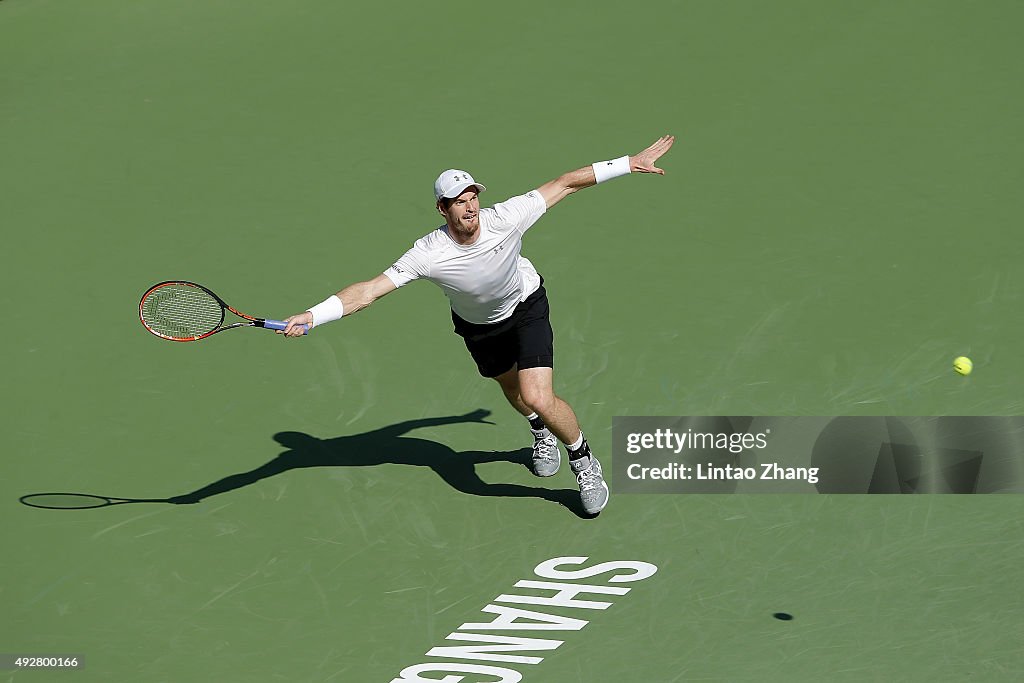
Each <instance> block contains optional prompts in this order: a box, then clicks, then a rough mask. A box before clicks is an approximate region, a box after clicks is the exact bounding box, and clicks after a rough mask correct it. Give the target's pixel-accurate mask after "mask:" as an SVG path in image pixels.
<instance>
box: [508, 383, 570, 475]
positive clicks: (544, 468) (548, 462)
mask: <svg viewBox="0 0 1024 683" xmlns="http://www.w3.org/2000/svg"><path fill="white" fill-rule="evenodd" d="M494 379H495V381H497V382H498V385H499V386H501V391H502V393H503V394H505V398H506V399H507V400H508V402H509V404H510V405H511V406H512V407H513V408H515V409H516V410H517V411H518V412H519V413H520V414H522V415H523V417H525V418H526V419H527V420H529V422H530V431H531V432H533V457H532V458H531V459H530V469H531V470H532V471H533V473H534V474H536V475H537V476H538V477H550V476H552V475H554V474H556V473H557V472H558V468H559V466H560V465H561V464H562V456H561V454H560V453H559V452H558V440H557V439H556V438H555V436H554V435H553V434H552V433H551V431H550V430H549V429H548V428H547V425H546V424H545V422H544V420H543V418H541V416H540V415H538V414H537V413H536V412H534V410H533V409H532V408H530V407H529V406H528V405H526V403H524V402H523V397H522V395H521V394H520V391H519V370H518V368H517V367H516V366H514V365H513V366H512V369H511V370H508V371H507V372H504V373H502V374H500V375H498V376H497V377H495V378H494Z"/></svg>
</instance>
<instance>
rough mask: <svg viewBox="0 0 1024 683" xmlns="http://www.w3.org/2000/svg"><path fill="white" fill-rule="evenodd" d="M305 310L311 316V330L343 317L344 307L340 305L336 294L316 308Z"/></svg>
mask: <svg viewBox="0 0 1024 683" xmlns="http://www.w3.org/2000/svg"><path fill="white" fill-rule="evenodd" d="M306 310H307V311H309V312H310V313H312V314H313V324H312V325H310V327H311V328H312V327H319V326H320V325H323V324H324V323H329V322H331V321H332V320H337V319H338V318H340V317H341V316H343V315H345V305H344V304H342V303H341V299H339V298H338V295H337V294H332V295H331V296H329V297H328V298H326V299H324V300H323V301H321V302H320V303H318V304H317V305H316V306H313V307H312V308H307V309H306Z"/></svg>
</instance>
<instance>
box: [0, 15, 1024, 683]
mask: <svg viewBox="0 0 1024 683" xmlns="http://www.w3.org/2000/svg"><path fill="white" fill-rule="evenodd" d="M1022 20H1024V8H1022V6H1021V5H1020V4H1019V3H1011V2H987V3H983V4H974V5H970V6H968V5H965V4H963V3H957V2H948V1H938V2H905V1H901V2H876V1H869V2H859V3H848V2H811V1H798V0H779V1H778V2H772V3H758V2H739V1H737V2H724V3H719V2H672V1H668V0H662V1H657V2H640V3H629V4H627V5H622V4H616V3H596V4H595V3H567V4H554V5H552V4H549V3H540V2H533V1H532V0H531V1H529V2H522V3H513V4H507V5H494V4H491V5H488V4H471V3H445V2H442V3H440V4H438V3H433V4H420V5H408V4H405V3H396V2H389V1H385V2H380V3H372V4H369V5H361V6H359V7H354V6H351V5H346V4H344V3H333V2H326V1H324V0H311V1H309V2H303V3H281V2H266V1H265V0H254V1H252V2H247V3H230V2H210V1H203V2H199V1H197V0H187V1H185V2H178V3H166V2H154V1H152V0H136V1H131V2H129V1H128V0H93V1H92V2H88V3H67V2H55V1H53V0H4V1H3V2H0V64H3V67H2V68H0V186H2V187H3V200H2V202H0V206H2V208H0V216H2V221H3V225H4V234H5V236H6V240H5V242H6V244H5V248H4V249H3V254H2V256H0V259H2V265H3V269H4V273H5V287H4V288H3V289H2V291H0V297H2V301H3V304H4V310H6V311H7V314H8V317H9V319H11V322H10V323H9V329H8V332H7V334H5V335H4V337H3V341H2V342H0V343H2V345H3V359H4V376H5V386H6V391H5V392H4V395H3V398H2V399H0V400H2V401H3V406H2V408H3V409H2V414H3V416H4V417H3V419H4V425H5V430H4V431H5V432H6V438H7V447H6V449H5V458H4V462H5V464H4V474H3V477H2V478H0V509H2V510H3V524H2V526H0V529H2V530H0V539H2V549H0V614H3V618H2V619H0V653H7V654H17V653H24V654H75V655H79V656H81V657H83V658H84V662H85V664H84V666H83V668H81V669H80V670H79V671H77V672H71V671H64V672H55V671H16V670H3V671H0V681H35V680H38V681H43V680H45V681H49V680H60V681H70V680H77V681H147V682H162V681H167V682H180V681H207V680H209V681H213V680H219V681H289V682H298V681H309V682H320V681H333V682H338V681H345V682H356V683H364V682H365V683H369V682H371V681H385V682H387V681H391V680H392V679H395V678H398V677H399V674H400V672H401V671H402V670H403V669H405V668H406V667H414V666H415V665H418V664H424V663H427V662H461V664H462V665H466V664H470V665H472V664H476V665H479V666H484V665H491V666H499V667H506V668H508V669H512V670H515V671H517V672H519V673H520V674H522V680H523V681H525V682H527V683H538V682H544V683H550V682H558V683H564V682H569V681H573V682H577V681H578V682H585V683H611V682H621V681H630V682H634V681H635V682H639V681H652V682H653V681H657V682H659V683H675V682H683V681H821V680H832V681H894V680H901V681H964V680H979V681H982V680H983V681H1016V680H1021V679H1022V678H1024V655H1022V651H1021V647H1020V645H1021V643H1020V623H1021V615H1022V609H1024V605H1022V602H1021V597H1020V596H1021V593H1022V589H1024V581H1022V579H1021V576H1022V574H1021V572H1020V571H1019V567H1020V565H1021V562H1022V561H1024V543H1022V540H1021V539H1022V532H1024V523H1022V522H1021V512H1022V509H1024V508H1022V505H1021V499H1020V498H1019V497H1017V496H1012V495H1006V496H995V495H992V496H938V495H935V496H910V495H908V496H857V495H847V496H826V495H720V496H714V495H702V496H698V495H690V496H682V495H628V496H627V495H614V494H613V498H612V501H611V503H610V505H609V507H608V508H607V510H605V512H603V513H602V514H601V515H600V516H599V517H597V518H596V519H583V518H581V517H580V516H579V515H578V514H576V513H575V512H574V509H575V508H574V504H573V501H574V500H575V498H574V497H575V496H576V493H575V482H574V481H573V479H572V477H571V476H570V475H569V474H568V472H567V471H566V472H561V473H559V475H558V476H556V477H554V478H553V479H550V480H540V479H536V478H534V477H532V476H531V475H530V474H529V472H528V471H527V469H526V468H525V467H524V465H523V458H524V457H525V455H526V451H525V450H524V449H525V448H527V447H528V446H529V439H530V434H529V432H528V431H527V430H526V427H525V424H524V423H523V421H522V420H521V419H520V418H518V417H517V416H516V415H515V414H514V413H513V412H512V411H511V410H510V409H509V408H508V407H507V405H506V404H505V403H504V400H503V399H502V397H501V395H500V392H499V391H498V390H497V387H496V386H493V385H492V383H489V382H486V381H484V380H481V379H480V378H478V377H477V376H476V374H475V371H474V368H473V365H472V361H471V360H470V358H469V357H468V355H467V354H466V353H465V351H464V350H463V348H462V347H461V345H460V343H459V340H458V339H457V338H456V337H455V336H454V335H453V334H452V331H451V325H450V320H449V319H448V311H447V307H446V304H445V299H444V297H443V296H442V294H441V293H440V292H439V291H438V290H437V289H436V288H435V287H433V286H432V285H430V284H426V283H414V284H412V285H410V286H408V287H407V288H405V289H403V290H401V291H399V292H396V293H394V294H392V295H390V296H389V297H388V298H387V299H385V300H383V301H381V302H379V303H378V304H376V305H375V306H374V307H373V308H371V309H369V310H368V311H365V312H362V313H360V314H359V315H358V316H356V317H354V318H353V319H351V320H343V321H341V322H338V323H334V324H332V325H331V326H330V327H325V328H323V329H320V330H316V331H315V333H314V334H313V335H311V336H310V337H309V338H307V339H303V340H283V339H281V338H279V337H275V336H273V335H270V334H268V333H265V332H263V331H257V330H239V331H231V332H226V333H224V334H221V335H217V336H215V337H213V338H211V339H209V340H206V341H204V342H201V343H197V344H173V343H170V342H164V341H161V340H158V339H156V338H155V337H152V336H150V335H148V334H147V333H146V332H145V331H144V330H143V328H142V327H141V326H140V325H139V323H138V319H137V304H138V298H139V296H140V295H141V294H142V292H143V291H144V290H145V289H146V288H147V287H148V286H149V285H151V284H153V283H155V282H158V281H160V280H165V279H172V278H184V279H190V280H194V281H197V282H201V283H203V284H206V285H208V286H209V287H211V288H212V289H213V290H214V291H216V292H217V293H218V294H220V295H221V296H223V297H224V298H225V299H226V300H227V301H228V302H229V303H231V304H233V305H235V306H236V307H238V308H239V309H241V310H243V311H246V312H249V313H253V314H256V315H263V316H268V317H284V316H287V315H289V314H291V313H295V312H298V311H300V310H302V309H303V308H305V307H306V306H309V305H311V304H314V303H316V302H318V301H321V300H322V299H323V298H324V297H325V296H327V295H328V294H330V293H331V292H333V291H336V290H337V289H339V288H340V287H342V286H343V285H346V284H349V283H351V282H354V281H357V280H362V279H367V278H370V277H373V276H375V275H376V274H378V273H380V272H381V271H382V270H383V269H385V268H386V267H387V266H388V265H390V264H391V263H392V262H393V260H394V259H395V258H397V257H398V256H399V255H400V254H401V253H403V252H404V251H405V249H407V248H408V247H409V246H410V245H411V244H412V242H413V241H414V240H415V239H417V238H418V237H420V236H422V235H423V234H425V233H426V232H427V231H428V230H430V229H432V228H433V227H435V226H436V225H437V224H439V223H440V220H439V216H437V214H436V212H435V211H434V209H433V206H432V201H433V199H432V195H431V189H430V184H431V182H432V181H433V179H434V178H435V177H436V175H437V174H438V173H439V172H440V171H441V170H443V169H444V168H448V167H464V168H467V169H469V170H470V171H471V172H472V173H473V174H474V175H475V176H476V178H477V179H478V180H480V181H481V182H484V183H486V184H487V186H488V190H487V192H486V193H485V194H484V195H483V197H482V198H483V199H484V200H487V201H499V200H501V199H504V198H506V197H508V196H511V195H514V194H520V193H523V192H526V191H528V190H530V189H532V188H534V187H536V186H537V185H539V184H541V183H543V182H545V181H547V180H549V179H551V178H553V177H555V176H557V175H558V174H560V173H561V172H563V171H567V170H570V169H572V168H576V167H579V166H582V165H584V164H589V163H591V162H593V161H597V160H601V159H608V158H613V157H617V156H620V155H622V154H627V153H635V152H637V151H639V150H640V149H642V148H644V147H646V146H647V145H648V144H649V143H650V142H652V141H653V140H654V139H656V138H657V136H659V135H661V134H663V133H673V134H675V135H676V136H677V143H676V145H675V147H674V148H673V149H672V151H671V152H670V153H669V155H668V156H666V157H665V158H664V159H663V160H662V162H663V163H662V164H661V165H662V166H663V167H664V168H665V169H666V171H667V175H666V176H665V177H651V176H644V177H628V178H623V179H618V180H616V181H614V182H611V183H608V184H607V185H602V186H601V187H599V188H594V189H590V190H587V191H585V192H583V193H580V194H578V195H575V196H573V197H571V198H569V199H568V200H566V201H565V202H563V203H562V204H560V205H559V206H558V207H556V208H555V209H553V210H552V212H551V213H550V214H549V215H547V216H545V217H544V218H543V219H542V220H541V222H539V223H538V224H537V226H535V227H534V228H533V229H532V230H531V232H530V233H528V235H527V238H526V241H525V251H524V253H525V255H526V256H528V257H529V258H530V259H531V260H532V261H533V262H534V264H535V265H536V266H537V268H538V270H539V271H540V272H541V273H542V274H543V275H544V277H545V280H546V285H547V288H548V291H549V296H550V300H551V306H552V317H553V324H554V327H555V335H556V354H557V357H556V374H555V379H556V390H557V391H558V392H559V393H560V394H561V395H563V396H564V397H565V398H566V399H567V400H569V402H570V403H572V404H573V406H574V407H575V409H576V411H577V413H578V415H579V417H580V420H581V423H582V425H583V428H584V430H585V432H586V434H587V436H588V439H589V440H590V442H591V443H592V444H593V446H594V448H595V451H596V453H597V454H598V455H599V456H600V457H602V459H603V460H604V461H605V465H606V469H610V467H609V464H610V459H611V455H610V448H611V425H612V418H613V417H614V416H643V415H670V416H671V415H1017V414H1021V412H1022V409H1024V399H1022V397H1021V392H1020V386H1021V378H1022V372H1024V360H1022V355H1021V354H1020V352H1019V351H1020V339H1021V336H1022V335H1021V333H1022V332H1024V324H1022V322H1021V313H1020V311H1021V302H1022V291H1024V277H1022V275H1021V268H1020V264H1021V263H1022V262H1024V249H1022V244H1024V242H1022V240H1021V239H1020V234H1019V231H1020V225H1019V223H1020V215H1021V213H1022V208H1024V207H1022V206H1021V204H1022V199H1021V196H1022V195H1021V193H1020V191H1019V188H1020V186H1021V181H1022V174H1021V164H1020V160H1021V158H1024V149H1022V138H1021V126H1020V123H1021V115H1022V103H1024V101H1022V96H1021V91H1020V87H1019V86H1020V83H1021V82H1022V77H1024V73H1022V62H1021V60H1020V55H1019V49H1018V48H1015V47H1014V45H1017V44H1018V41H1017V40H1016V39H1015V38H1014V36H1015V35H1016V34H1017V33H1019V31H1018V29H1017V27H1018V26H1019V25H1020V23H1021V21H1022ZM485 203H487V202H485ZM961 354H965V355H969V356H971V357H972V358H973V360H974V363H975V370H974V373H973V374H972V375H970V376H969V377H960V376H958V375H956V374H955V373H954V372H953V371H952V369H951V362H952V359H953V358H954V357H955V356H958V355H961ZM611 484H612V488H613V491H614V490H615V482H614V481H613V482H611ZM42 492H75V493H82V494H94V495H101V496H111V497H118V498H123V499H157V500H170V499H174V500H175V501H176V502H177V503H179V504H173V503H171V502H148V503H145V502H137V503H125V504H120V505H113V506H107V507H102V508H97V509H86V510H52V509H38V508H32V507H28V506H26V505H24V504H22V502H20V500H19V499H20V498H22V497H23V496H26V495H29V494H33V493H42ZM565 557H577V558H579V557H587V558H590V559H589V560H587V561H586V563H585V564H584V565H580V566H590V567H593V566H595V565H598V564H599V563H603V562H643V563H649V564H653V565H656V566H657V573H655V574H654V575H652V576H650V577H649V578H645V579H643V580H638V581H635V582H632V583H611V582H609V580H608V579H609V577H611V576H613V575H614V572H611V573H609V572H605V573H603V574H601V575H599V576H594V577H592V578H588V579H586V580H583V579H576V580H574V581H575V582H576V583H588V584H594V585H601V586H605V587H608V586H612V587H615V586H618V587H628V588H630V589H631V590H630V591H629V592H628V593H625V594H615V595H610V594H606V595H595V594H586V595H580V596H579V598H580V599H584V600H604V601H606V602H611V603H612V604H611V606H609V607H607V609H581V608H573V607H549V608H547V609H546V610H545V609H542V608H537V609H541V611H543V612H545V613H547V614H549V615H555V614H557V615H559V616H561V617H562V618H563V619H565V620H568V619H576V620H583V621H586V622H587V623H586V624H585V625H584V626H582V627H580V628H576V629H572V628H568V627H566V624H568V623H574V624H575V625H576V626H579V623H578V622H568V621H562V622H561V625H562V627H563V628H562V630H537V631H505V632H500V631H492V633H504V634H505V635H508V636H515V637H533V638H538V639H548V640H557V641H560V644H559V645H558V646H557V647H552V648H551V649H547V650H539V651H538V650H535V651H529V652H515V653H512V655H519V656H534V657H540V658H542V661H539V662H536V663H522V662H518V663H516V662H508V661H507V660H506V662H505V663H504V664H500V663H495V662H494V661H493V660H492V661H491V662H486V661H482V660H473V659H466V658H462V659H452V658H445V657H434V656H427V655H426V654H425V653H427V652H428V650H431V649H432V648H437V647H450V646H458V645H467V643H466V642H462V641H452V640H446V637H447V636H449V634H452V633H455V632H457V631H461V632H463V633H466V632H474V633H480V632H485V633H486V632H487V631H481V629H480V628H477V630H475V631H474V630H473V629H472V628H462V626H463V624H473V623H481V622H493V620H494V619H495V618H496V617H497V613H495V612H488V611H483V610H485V608H487V607H488V606H491V607H493V606H495V605H498V604H502V603H499V602H497V600H496V599H497V598H498V597H499V596H500V595H508V594H513V593H517V594H519V595H534V596H540V595H549V594H550V591H547V592H545V591H543V590H541V589H536V588H529V587H516V583H517V582H520V581H524V580H534V581H537V580H548V581H551V579H542V578H541V577H540V576H539V575H538V574H536V573H535V568H537V567H538V566H540V565H542V563H545V562H547V561H549V560H552V559H554V558H565ZM569 569H573V567H572V566H570V565H562V566H561V567H560V570H562V571H566V570H569ZM503 604H505V606H506V607H510V606H513V605H512V604H511V603H503ZM514 606H515V607H517V608H521V609H529V608H530V605H529V604H522V603H520V604H515V605H514ZM534 607H536V605H534ZM776 613H785V614H789V615H792V617H793V618H792V619H790V620H781V619H778V618H775V617H773V615H774V614H776ZM551 618H552V619H554V617H551ZM549 623H555V622H549ZM556 625H557V623H556ZM505 654H506V655H508V654H509V653H507V652H506V653H505ZM498 661H499V662H500V661H501V660H498ZM469 671H472V669H469ZM423 675H424V677H429V678H428V679H429V680H435V679H437V680H443V676H444V675H446V674H444V673H440V672H439V673H431V674H427V673H424V674H423ZM449 675H452V676H455V675H465V676H466V678H465V682H464V683H476V682H477V681H479V682H480V683H492V682H493V681H497V680H499V678H498V677H496V676H488V675H484V674H480V675H474V674H471V673H465V674H455V673H450V674H449Z"/></svg>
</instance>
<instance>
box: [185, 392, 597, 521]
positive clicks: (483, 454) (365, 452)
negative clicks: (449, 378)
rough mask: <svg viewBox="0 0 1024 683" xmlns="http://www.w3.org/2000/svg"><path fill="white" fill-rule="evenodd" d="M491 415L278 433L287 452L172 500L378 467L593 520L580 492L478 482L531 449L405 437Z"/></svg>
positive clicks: (524, 461) (522, 460) (521, 460)
mask: <svg viewBox="0 0 1024 683" xmlns="http://www.w3.org/2000/svg"><path fill="white" fill-rule="evenodd" d="M488 415H490V411H489V410H482V409H481V410H476V411H473V412H471V413H467V414H465V415H453V416H450V417H434V418H424V419H420V420H408V421H406V422H400V423H398V424H394V425H389V426H387V427H382V428H380V429H376V430H374V431H372V432H366V433H364V434H353V435H351V436H339V437H335V438H333V439H318V438H316V437H315V436H310V435H309V434H303V433H301V432H279V433H278V434H275V435H274V440H275V441H277V442H278V443H279V444H281V445H282V446H285V447H286V448H287V449H288V450H286V451H285V452H284V453H281V454H280V455H278V456H277V457H276V458H274V459H273V460H271V461H270V462H268V463H266V464H265V465H261V466H260V467H257V468H256V469H254V470H250V471H248V472H241V473H238V474H232V475H229V476H227V477H224V478H223V479H220V480H218V481H215V482H213V483H211V484H208V485H206V486H203V487H202V488H200V489H197V490H195V491H192V492H191V493H186V494H184V495H180V496H175V497H173V498H170V499H169V500H168V502H171V503H176V504H188V503H198V502H199V501H201V500H204V499H206V498H210V497H211V496H216V495H219V494H221V493H226V492H228V491H233V490H235V489H239V488H242V487H243V486H249V485H250V484H255V483H256V482H258V481H260V480H262V479H266V478H268V477H273V476H276V475H278V474H281V473H283V472H287V471H289V470H294V469H301V468H306V467H372V466H376V465H386V464H393V465H414V466H417V467H428V468H430V469H432V470H433V471H434V472H435V473H437V475H438V476H439V477H441V479H443V480H444V481H445V482H447V483H448V485H449V486H451V487H452V488H454V489H455V490H457V491H461V492H462V493H468V494H470V495H473V496H502V497H509V498H540V499H543V500H547V501H550V502H552V503H558V504H559V505H562V506H564V507H566V508H568V509H569V510H571V511H572V512H573V513H575V514H576V515H577V516H579V517H582V518H587V519H589V518H590V517H591V515H588V514H587V513H586V512H584V510H583V508H582V504H581V502H580V496H579V491H576V490H572V489H560V490H553V489H546V488H537V487H532V486H522V485H520V484H501V483H498V484H490V483H487V482H485V481H484V480H482V479H481V478H480V476H479V475H478V474H477V472H476V465H480V464H485V463H493V462H510V463H515V464H518V465H522V466H528V464H529V459H530V454H531V449H529V448H522V449H519V450H516V451H464V452H461V453H460V452H456V451H454V450H452V449H451V448H449V447H448V446H445V445H444V444H440V443H437V442H436V441H430V440H427V439H419V438H415V437H408V436H405V435H406V434H408V433H409V432H411V431H412V430H414V429H418V428H420V427H436V426H439V425H448V424H457V423H462V422H484V423H487V424H491V423H489V422H487V421H486V420H484V418H485V417H487V416H488Z"/></svg>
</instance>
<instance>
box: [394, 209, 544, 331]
mask: <svg viewBox="0 0 1024 683" xmlns="http://www.w3.org/2000/svg"><path fill="white" fill-rule="evenodd" d="M546 210H547V204H546V203H545V201H544V197H542V196H541V194H540V192H538V191H537V190H533V191H531V192H528V193H526V194H524V195H519V196H518V197H512V198H511V199H508V200H506V201H504V202H501V203H500V204H495V205H494V206H493V207H491V208H486V209H481V210H480V234H479V236H478V237H477V240H476V242H474V243H473V244H459V243H457V242H456V241H455V240H453V239H452V237H451V235H449V234H448V226H447V225H442V226H441V227H439V228H438V229H437V230H434V231H433V232H431V233H430V234H428V235H426V236H425V237H422V238H420V239H418V240H416V243H415V244H413V246H412V249H410V250H409V251H407V252H405V254H404V255H403V256H402V257H401V258H400V259H398V261H396V262H395V264H394V265H393V266H391V267H390V268H388V269H387V270H386V271H384V274H385V275H386V276H387V277H388V279H390V280H391V281H392V282H393V283H394V284H395V287H401V286H402V285H405V284H407V283H409V282H412V281H413V280H416V279H418V278H425V279H427V280H430V281H431V282H433V283H434V284H436V285H437V286H438V287H440V288H441V289H442V290H443V291H444V293H445V295H447V297H448V300H449V302H450V303H451V307H452V310H453V311H455V313H456V315H458V316H459V317H460V318H462V319H463V320H466V321H468V322H471V323H477V324H490V323H496V322H500V321H502V320H504V319H505V318H507V317H509V316H510V315H512V311H513V310H515V307H516V305H517V304H518V303H519V302H520V301H524V300H525V299H526V297H528V296H530V295H531V294H533V293H534V292H535V291H537V289H538V288H539V287H540V275H538V274H537V269H536V268H534V267H533V264H532V263H530V260H529V259H527V258H524V257H523V256H522V255H521V254H520V250H521V249H522V246H523V235H524V234H525V233H526V231H527V230H529V228H530V226H531V225H533V224H534V223H536V222H537V219H539V218H540V217H541V216H542V215H544V212H545V211H546Z"/></svg>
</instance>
